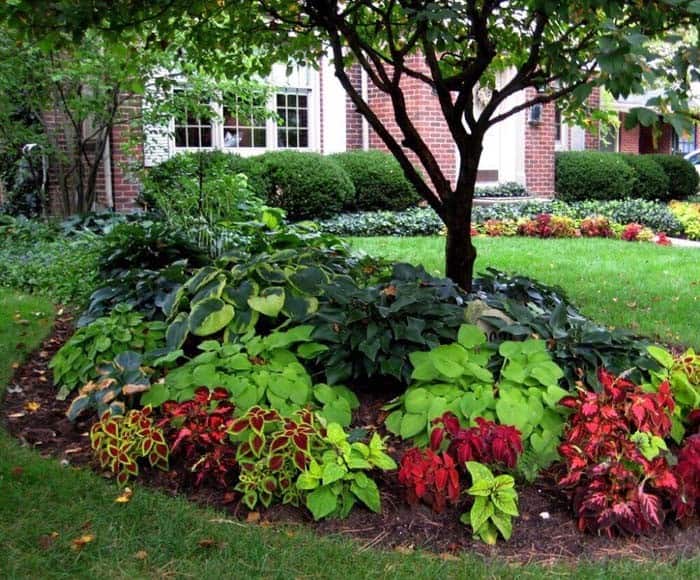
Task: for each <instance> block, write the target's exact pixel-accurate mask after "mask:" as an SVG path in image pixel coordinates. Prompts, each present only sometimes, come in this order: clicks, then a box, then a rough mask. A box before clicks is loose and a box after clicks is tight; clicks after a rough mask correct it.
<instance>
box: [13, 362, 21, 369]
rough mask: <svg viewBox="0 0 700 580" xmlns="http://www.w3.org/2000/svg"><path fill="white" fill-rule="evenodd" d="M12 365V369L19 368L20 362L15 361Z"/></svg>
mask: <svg viewBox="0 0 700 580" xmlns="http://www.w3.org/2000/svg"><path fill="white" fill-rule="evenodd" d="M11 366H12V369H13V370H17V369H18V368H19V363H18V362H13V363H12V365H11Z"/></svg>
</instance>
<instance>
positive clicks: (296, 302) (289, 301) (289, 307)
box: [282, 293, 318, 320]
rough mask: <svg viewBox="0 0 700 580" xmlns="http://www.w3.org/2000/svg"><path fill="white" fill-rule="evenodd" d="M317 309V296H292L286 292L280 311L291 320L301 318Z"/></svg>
mask: <svg viewBox="0 0 700 580" xmlns="http://www.w3.org/2000/svg"><path fill="white" fill-rule="evenodd" d="M317 310H318V298H316V297H315V296H294V295H293V294H289V293H287V296H286V298H285V301H284V306H283V307H282V311H283V312H284V313H285V314H286V315H287V316H288V317H289V318H290V319H291V320H303V319H304V318H306V317H307V316H309V315H311V314H313V313H314V312H316V311H317Z"/></svg>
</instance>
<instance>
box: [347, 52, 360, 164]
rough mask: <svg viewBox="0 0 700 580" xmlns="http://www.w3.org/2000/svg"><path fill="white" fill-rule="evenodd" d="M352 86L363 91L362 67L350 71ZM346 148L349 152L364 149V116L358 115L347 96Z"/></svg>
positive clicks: (357, 66) (356, 66)
mask: <svg viewBox="0 0 700 580" xmlns="http://www.w3.org/2000/svg"><path fill="white" fill-rule="evenodd" d="M348 76H349V77H350V80H351V81H352V86H353V87H355V88H356V89H357V90H358V91H360V92H361V91H362V72H361V69H360V65H359V64H356V65H353V66H352V68H351V69H350V70H349V71H348ZM345 147H346V149H347V150H348V151H350V150H352V149H362V115H360V113H358V111H357V109H356V108H355V104H354V103H353V102H352V101H351V100H350V97H349V96H348V95H347V94H346V95H345Z"/></svg>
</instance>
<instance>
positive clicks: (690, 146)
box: [672, 131, 695, 155]
mask: <svg viewBox="0 0 700 580" xmlns="http://www.w3.org/2000/svg"><path fill="white" fill-rule="evenodd" d="M672 147H673V150H674V151H675V152H676V153H682V154H683V155H685V154H686V153H690V152H691V151H695V131H693V132H692V133H686V132H684V133H683V135H679V134H678V133H676V132H675V131H674V132H673V144H672Z"/></svg>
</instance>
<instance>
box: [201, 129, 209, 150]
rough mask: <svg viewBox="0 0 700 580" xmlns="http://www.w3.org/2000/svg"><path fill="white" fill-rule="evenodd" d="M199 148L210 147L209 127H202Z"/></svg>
mask: <svg viewBox="0 0 700 580" xmlns="http://www.w3.org/2000/svg"><path fill="white" fill-rule="evenodd" d="M200 147H211V127H202V140H201V142H200Z"/></svg>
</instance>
